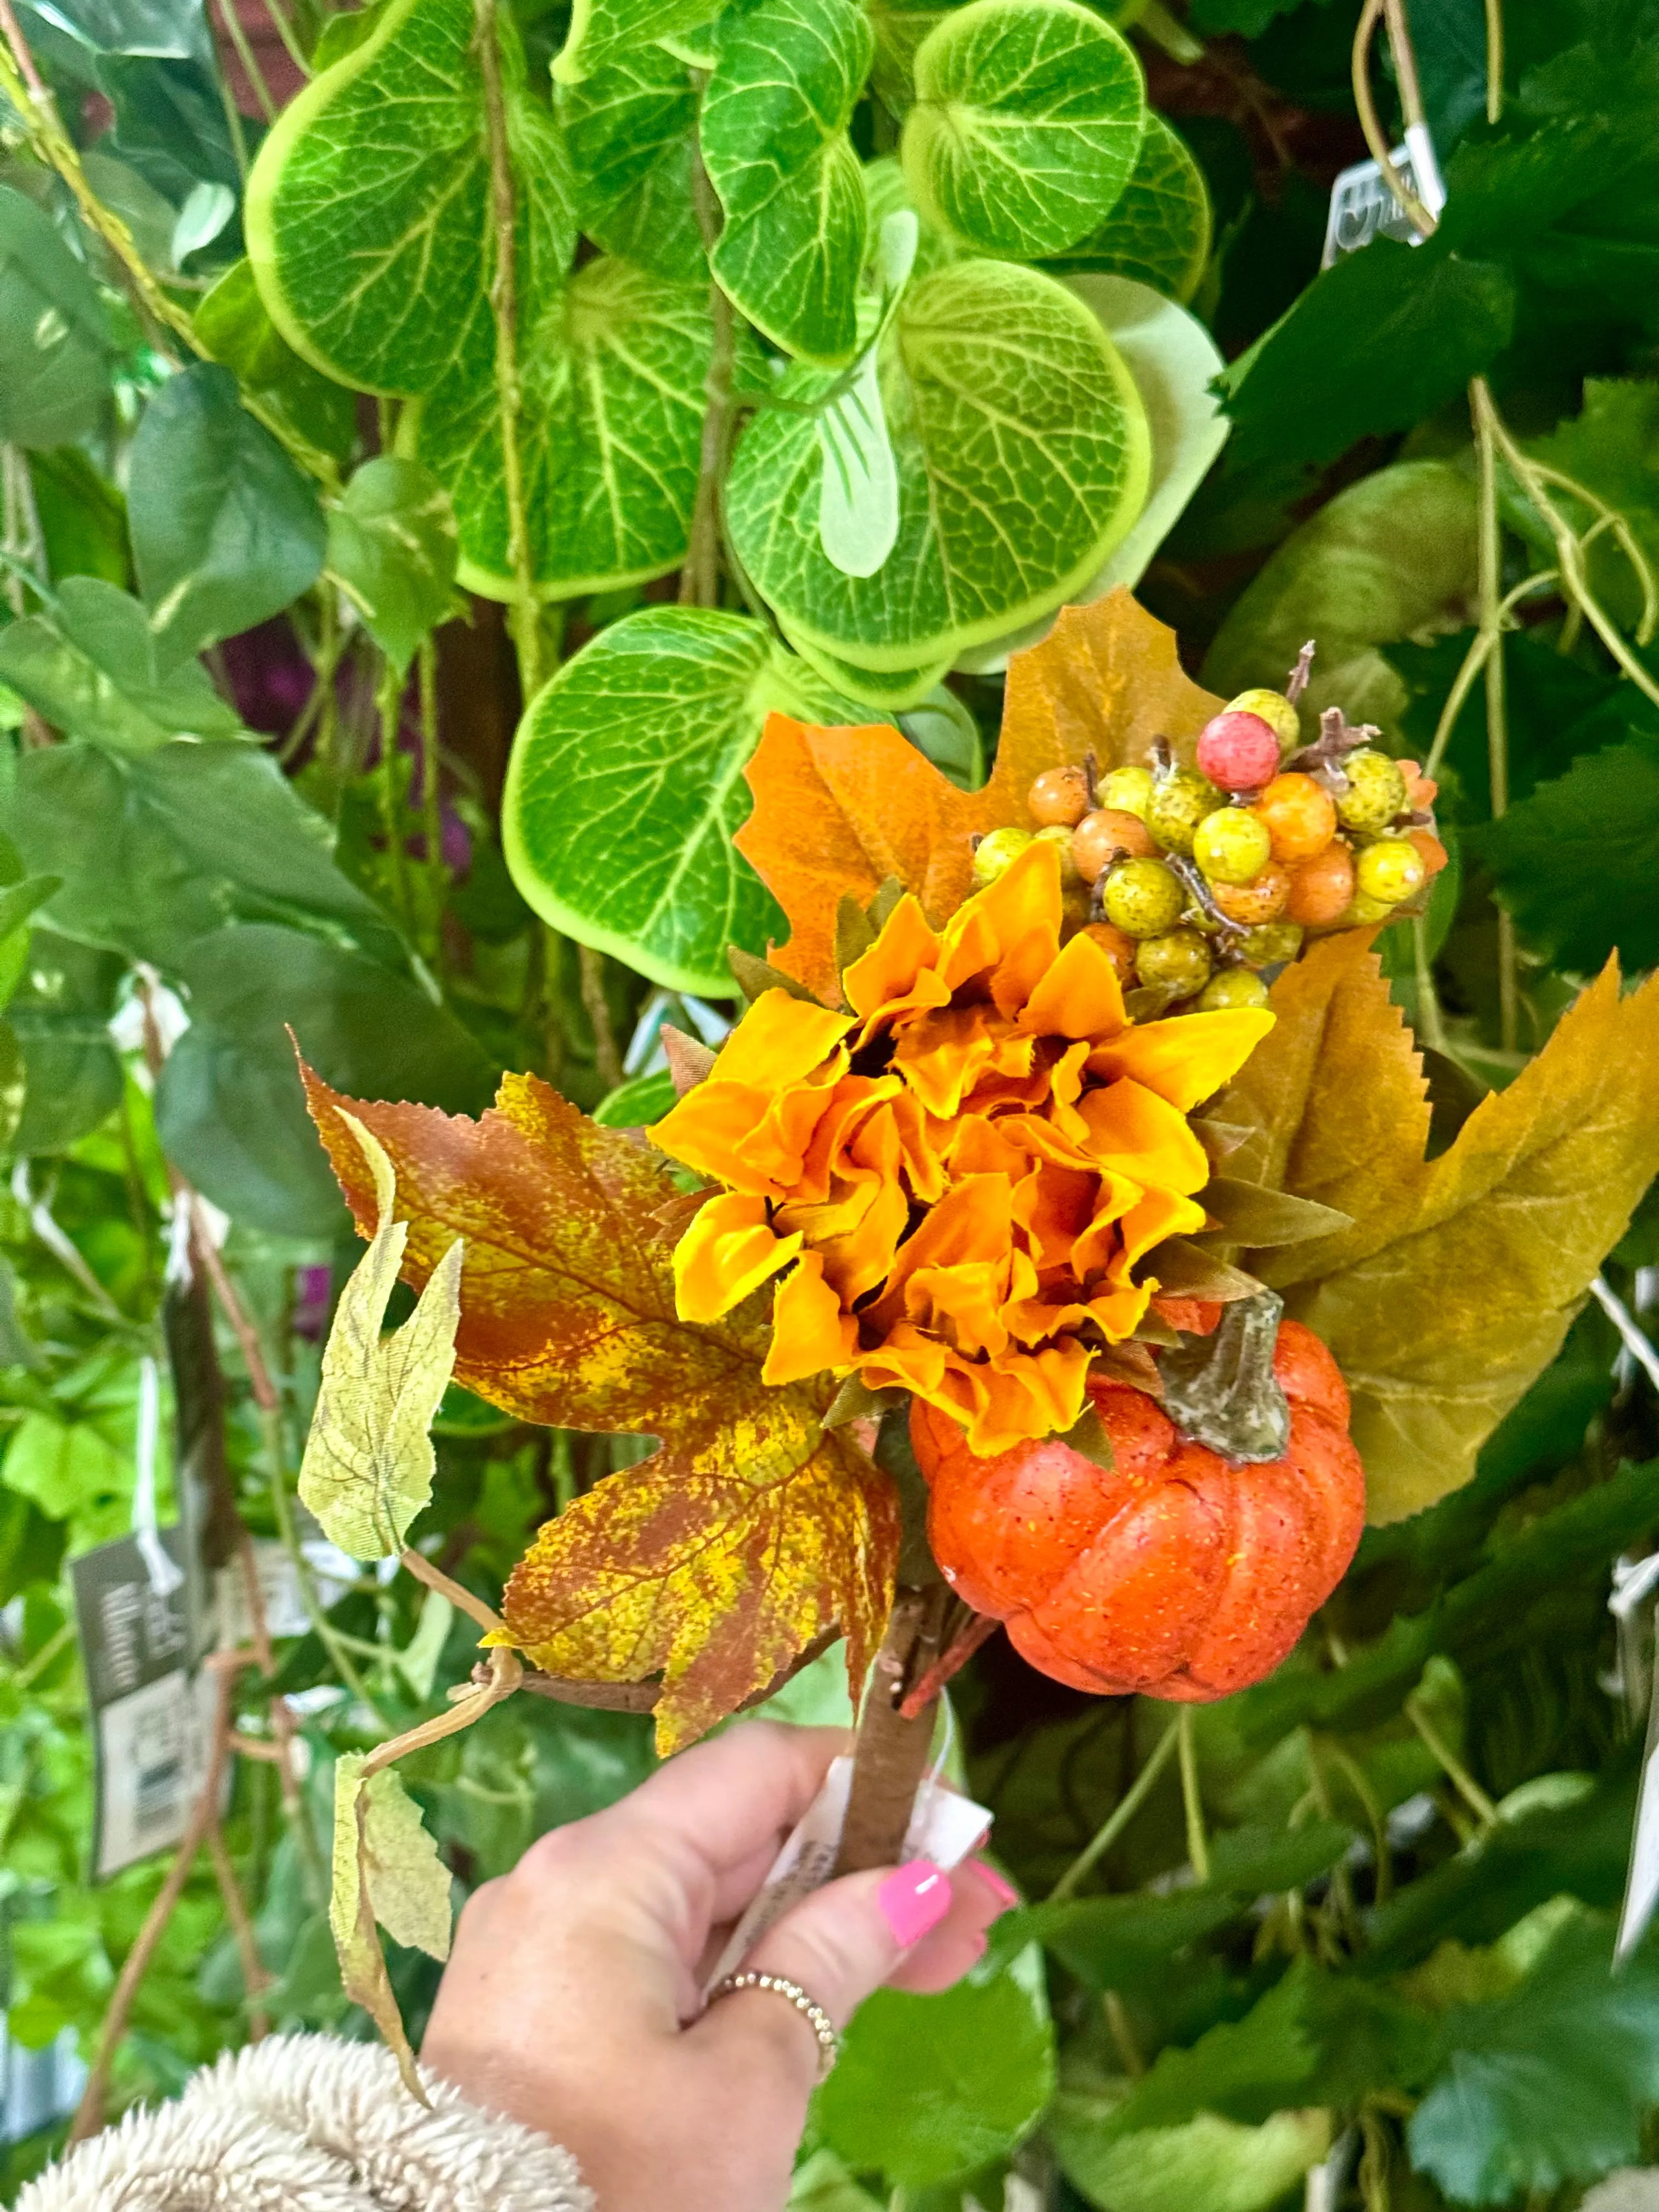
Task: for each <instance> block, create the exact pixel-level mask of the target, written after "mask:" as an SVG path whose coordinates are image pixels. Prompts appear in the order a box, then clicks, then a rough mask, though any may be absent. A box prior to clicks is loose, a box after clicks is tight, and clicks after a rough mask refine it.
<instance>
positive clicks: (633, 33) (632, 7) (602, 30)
mask: <svg viewBox="0 0 1659 2212" xmlns="http://www.w3.org/2000/svg"><path fill="white" fill-rule="evenodd" d="M719 12H720V7H719V0H574V6H573V7H572V8H571V10H570V28H569V30H568V33H566V35H565V41H564V44H563V46H561V47H560V49H559V51H558V53H557V54H556V56H555V58H554V61H553V76H554V80H555V82H556V83H559V84H580V83H581V82H582V81H583V80H584V79H585V78H586V77H590V76H592V75H593V74H594V72H595V71H596V70H602V69H608V68H610V67H611V64H613V63H616V62H618V61H621V60H623V59H624V58H627V57H629V56H631V55H633V54H635V53H637V52H639V51H640V49H641V47H644V46H648V45H650V44H651V42H652V41H653V40H658V39H661V40H669V39H677V38H679V37H681V36H682V35H683V34H684V33H685V32H687V31H696V30H701V28H702V26H703V25H704V24H705V23H707V22H708V21H711V20H712V19H713V18H714V16H715V15H718V14H719Z"/></svg>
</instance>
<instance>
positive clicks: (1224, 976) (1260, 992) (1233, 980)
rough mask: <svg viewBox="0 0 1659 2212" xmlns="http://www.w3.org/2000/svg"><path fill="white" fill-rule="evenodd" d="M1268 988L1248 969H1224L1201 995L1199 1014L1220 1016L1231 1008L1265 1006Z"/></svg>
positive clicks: (1209, 982)
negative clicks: (1224, 1010) (1225, 1009)
mask: <svg viewBox="0 0 1659 2212" xmlns="http://www.w3.org/2000/svg"><path fill="white" fill-rule="evenodd" d="M1266 1005H1267V985H1266V984H1265V983H1264V982H1263V981H1262V980H1261V976H1260V975H1254V974H1252V972H1251V971H1250V969H1248V968H1224V969H1222V971H1221V973H1220V974H1219V975H1212V976H1211V978H1210V980H1209V981H1208V982H1207V983H1206V985H1205V986H1204V988H1203V990H1202V991H1200V994H1199V999H1198V1007H1199V1012H1200V1013H1204V1014H1218V1013H1220V1012H1222V1011H1223V1009H1224V1008H1225V1007H1229V1006H1266Z"/></svg>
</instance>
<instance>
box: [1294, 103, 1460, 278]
mask: <svg viewBox="0 0 1659 2212" xmlns="http://www.w3.org/2000/svg"><path fill="white" fill-rule="evenodd" d="M1389 158H1390V160H1391V161H1393V163H1394V166H1395V169H1396V170H1397V171H1398V172H1399V174H1400V178H1401V182H1402V183H1403V184H1404V185H1406V186H1407V189H1408V190H1409V191H1413V192H1415V193H1416V195H1417V197H1418V198H1419V200H1421V202H1422V203H1423V204H1424V206H1425V208H1427V210H1428V211H1429V213H1430V214H1431V215H1438V214H1439V212H1440V210H1441V209H1442V208H1443V207H1444V206H1445V204H1446V187H1445V184H1444V181H1443V179H1442V177H1441V174H1440V164H1439V162H1438V161H1437V160H1436V159H1435V153H1434V141H1433V140H1432V139H1431V137H1430V136H1429V134H1428V132H1427V131H1426V130H1425V128H1424V127H1423V125H1421V124H1420V123H1413V125H1411V126H1410V128H1409V129H1408V130H1407V132H1406V143H1405V144H1404V145H1403V146H1396V147H1395V149H1394V151H1393V153H1392V155H1390V156H1389ZM1378 236H1381V237H1383V238H1397V239H1400V240H1403V241H1404V242H1405V243H1406V244H1407V245H1408V246H1420V245H1421V244H1422V243H1423V234H1422V232H1421V231H1419V229H1417V228H1415V226H1414V225H1413V223H1412V222H1411V221H1410V219H1409V218H1408V217H1407V214H1406V211H1405V210H1404V209H1403V208H1402V207H1401V204H1400V203H1399V201H1398V200H1397V199H1395V196H1394V194H1393V193H1392V192H1391V191H1389V187H1388V184H1387V182H1386V181H1385V179H1384V178H1383V170H1382V167H1381V165H1380V164H1379V163H1378V162H1376V161H1356V162H1355V164H1354V166H1353V167H1352V168H1351V169H1344V170H1343V172H1342V173H1341V174H1340V176H1339V177H1338V179H1337V180H1336V182H1335V183H1334V185H1332V187H1331V204H1330V211H1329V213H1328V215H1327V216H1326V218H1325V251H1324V252H1323V253H1322V255H1321V256H1320V262H1319V265H1320V267H1321V268H1322V269H1328V268H1329V267H1330V266H1331V264H1332V263H1333V262H1335V261H1340V260H1341V259H1343V258H1344V257H1345V256H1346V255H1347V254H1350V253H1358V251H1359V249H1360V247H1361V246H1369V245H1370V242H1371V240H1372V239H1374V238H1376V237H1378Z"/></svg>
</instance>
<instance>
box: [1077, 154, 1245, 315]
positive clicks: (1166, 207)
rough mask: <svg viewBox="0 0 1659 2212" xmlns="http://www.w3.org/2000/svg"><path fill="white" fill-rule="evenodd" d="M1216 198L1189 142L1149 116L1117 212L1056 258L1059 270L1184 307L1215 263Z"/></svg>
mask: <svg viewBox="0 0 1659 2212" xmlns="http://www.w3.org/2000/svg"><path fill="white" fill-rule="evenodd" d="M1211 228H1212V222H1211V215H1210V194H1209V189H1208V187H1207V186H1206V184H1205V182H1204V172H1203V170H1202V169H1200V167H1199V166H1198V163H1197V162H1196V161H1194V158H1193V155H1192V154H1191V152H1190V151H1189V150H1188V145H1187V142H1186V140H1185V139H1184V138H1183V137H1182V136H1181V134H1180V132H1179V131H1175V130H1173V129H1171V127H1170V125H1169V124H1167V123H1166V122H1165V121H1164V118H1163V117H1162V116H1161V115H1157V114H1149V115H1148V116H1147V118H1146V133H1145V136H1144V137H1142V139H1141V142H1140V151H1139V154H1138V155H1136V157H1135V166H1134V168H1133V171H1132V173H1131V174H1130V177H1129V181H1128V183H1127V185H1125V186H1124V188H1123V190H1122V191H1121V194H1120V195H1119V197H1118V200H1117V204H1116V205H1115V207H1114V208H1113V210H1112V211H1111V213H1110V214H1109V216H1107V218H1106V220H1105V222H1103V223H1102V224H1101V225H1100V226H1099V228H1097V229H1095V230H1091V231H1090V232H1089V233H1088V234H1087V235H1086V236H1085V237H1083V238H1079V240H1077V242H1076V244H1075V245H1074V246H1069V247H1068V248H1067V249H1066V252H1064V253H1062V254H1060V255H1058V256H1054V257H1051V258H1050V265H1051V266H1052V267H1054V269H1056V270H1098V271H1099V272H1100V274H1101V275H1103V276H1129V277H1133V279H1134V281H1135V282H1136V283H1138V284H1146V285H1148V286H1150V288H1151V289H1152V290H1153V291H1154V292H1158V293H1160V294H1161V295H1163V297H1164V298H1165V299H1166V300H1176V301H1180V302H1181V303H1182V306H1184V305H1185V304H1186V302H1187V301H1188V300H1190V299H1191V298H1192V296H1193V295H1194V292H1196V291H1197V289H1198V287H1199V283H1200V279H1201V278H1202V276H1203V275H1204V270H1205V266H1206V263H1207V262H1208V260H1209V258H1210V234H1211Z"/></svg>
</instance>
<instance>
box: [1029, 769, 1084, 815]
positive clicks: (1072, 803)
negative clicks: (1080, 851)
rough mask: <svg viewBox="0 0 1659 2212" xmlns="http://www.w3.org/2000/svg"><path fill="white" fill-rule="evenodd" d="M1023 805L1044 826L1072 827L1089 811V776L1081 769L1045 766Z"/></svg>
mask: <svg viewBox="0 0 1659 2212" xmlns="http://www.w3.org/2000/svg"><path fill="white" fill-rule="evenodd" d="M1025 804H1026V805H1027V806H1029V807H1030V810H1031V819H1032V821H1033V822H1036V823H1040V824H1041V826H1042V828H1043V829H1048V828H1050V827H1051V826H1052V825H1053V824H1054V823H1060V824H1061V826H1062V827H1063V828H1065V829H1073V828H1074V827H1075V825H1076V824H1077V823H1079V822H1081V821H1082V819H1083V817H1084V816H1085V814H1086V813H1087V812H1088V811H1089V779H1088V777H1087V776H1086V775H1085V774H1084V773H1083V770H1082V769H1080V768H1045V769H1043V771H1042V775H1040V776H1038V778H1037V780H1036V782H1035V783H1034V784H1033V785H1032V786H1031V788H1030V793H1029V794H1028V795H1027V798H1026V801H1025Z"/></svg>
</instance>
